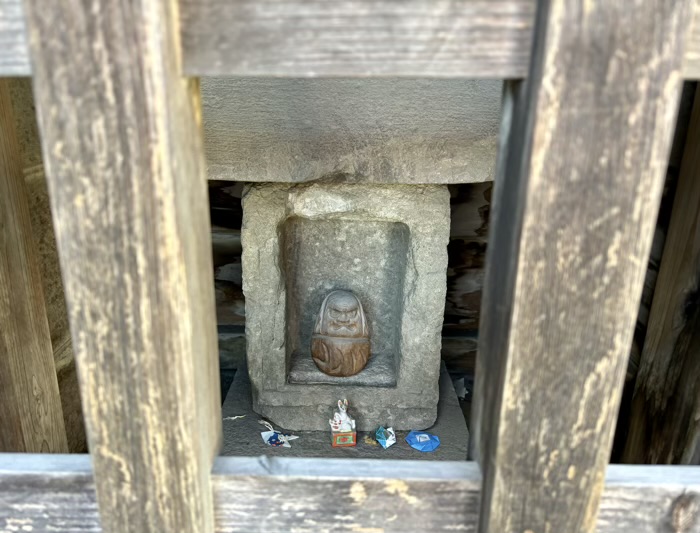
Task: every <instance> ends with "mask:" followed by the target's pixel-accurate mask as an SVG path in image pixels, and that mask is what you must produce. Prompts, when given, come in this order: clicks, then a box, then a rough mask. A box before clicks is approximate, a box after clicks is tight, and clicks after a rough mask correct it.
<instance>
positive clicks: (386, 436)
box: [375, 426, 396, 450]
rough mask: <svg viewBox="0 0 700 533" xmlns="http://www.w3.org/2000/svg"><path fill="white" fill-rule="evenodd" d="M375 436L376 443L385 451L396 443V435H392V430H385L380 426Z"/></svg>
mask: <svg viewBox="0 0 700 533" xmlns="http://www.w3.org/2000/svg"><path fill="white" fill-rule="evenodd" d="M375 436H376V438H377V442H378V443H379V444H381V445H382V448H384V449H385V450H386V449H387V448H388V447H389V446H391V445H392V444H395V443H396V433H394V428H386V429H385V428H383V427H381V426H380V427H379V429H378V430H377V432H376V433H375Z"/></svg>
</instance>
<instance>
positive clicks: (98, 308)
mask: <svg viewBox="0 0 700 533" xmlns="http://www.w3.org/2000/svg"><path fill="white" fill-rule="evenodd" d="M176 8H177V5H176V4H175V3H174V2H156V1H151V0H143V1H128V0H120V1H113V0H70V1H67V2H61V3H57V4H51V5H46V4H45V2H43V1H41V0H37V1H34V0H27V2H26V4H25V10H26V13H27V25H28V28H29V37H30V39H29V42H30V49H31V52H32V64H33V66H34V71H33V75H34V84H33V85H34V89H35V102H36V106H37V110H38V116H39V126H40V131H41V135H42V141H43V142H42V144H43V155H44V161H45V164H46V174H47V179H48V182H49V191H50V195H51V205H52V212H53V218H54V227H55V230H56V236H57V243H58V251H59V257H60V261H61V269H62V271H63V276H64V287H65V292H66V302H67V305H68V313H69V319H70V325H71V333H72V341H73V349H74V353H75V358H76V362H77V367H78V373H79V379H80V386H81V397H82V403H83V410H84V414H85V419H86V428H87V433H88V442H89V446H90V450H91V453H92V457H93V460H94V464H95V470H96V472H97V476H96V484H97V496H98V500H99V504H100V511H101V519H102V527H103V529H104V530H105V531H109V532H123V531H138V532H143V533H147V532H154V533H156V532H157V533H162V532H165V531H168V532H170V531H173V532H175V531H182V532H188V533H193V532H208V531H211V530H212V529H213V506H212V500H211V486H210V479H209V474H210V469H211V462H212V458H213V456H214V455H215V453H216V451H217V450H218V447H219V443H220V434H221V422H220V417H221V415H220V392H219V381H218V360H217V352H216V326H215V318H214V294H213V284H212V281H211V272H212V271H213V267H212V259H211V257H212V252H211V236H210V227H209V214H208V202H207V185H206V179H205V176H204V165H203V161H202V140H201V124H200V122H201V121H200V116H199V102H198V99H197V98H198V87H197V84H196V83H194V82H193V81H187V80H186V79H184V78H183V77H181V70H180V64H179V59H180V58H179V53H178V52H179V42H178V32H177V29H176V28H177V24H176V12H177V9H176Z"/></svg>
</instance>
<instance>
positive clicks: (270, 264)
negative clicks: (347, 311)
mask: <svg viewBox="0 0 700 533" xmlns="http://www.w3.org/2000/svg"><path fill="white" fill-rule="evenodd" d="M449 214H450V213H449V194H448V191H447V188H446V186H438V185H433V186H430V185H427V186H409V185H347V184H346V185H318V184H315V185H278V184H260V185H252V186H250V187H249V188H248V189H247V190H246V192H245V195H244V198H243V229H242V233H241V237H242V242H243V291H244V293H245V297H246V337H247V353H248V366H249V371H250V377H251V382H252V386H253V405H254V407H255V409H256V411H257V412H258V413H260V414H262V415H264V416H267V417H269V418H270V419H271V420H272V421H273V422H275V423H277V424H280V425H282V426H284V427H288V428H292V429H298V430H302V429H315V430H320V429H325V425H326V424H327V420H326V418H327V417H326V411H327V408H328V405H333V404H335V402H336V401H337V400H338V399H339V398H348V400H349V401H350V404H351V405H353V406H355V409H356V410H355V413H357V415H358V416H357V423H358V427H359V428H360V429H361V430H365V431H366V430H371V429H372V428H376V426H377V425H379V424H389V425H393V426H394V427H395V428H397V429H418V428H426V427H429V426H430V425H431V424H432V423H433V422H434V420H435V416H436V406H437V399H438V375H439V369H440V344H441V336H440V335H441V327H442V320H443V318H442V317H443V311H444V303H445V287H446V281H445V273H446V269H447V242H448V239H449V228H450V217H449ZM294 217H297V218H299V219H304V220H307V221H350V222H354V221H371V222H384V223H387V222H394V223H400V224H401V225H403V226H405V228H406V230H404V231H406V235H405V239H406V246H405V247H403V250H404V251H403V256H402V257H401V256H400V257H401V261H402V262H403V266H402V267H401V268H402V269H404V270H405V274H404V275H401V273H400V272H399V273H398V274H399V275H397V282H398V283H399V284H400V290H399V291H397V292H396V293H395V294H398V295H400V296H399V297H397V299H396V300H394V301H395V302H396V303H395V305H396V309H395V311H396V313H397V317H398V318H397V320H398V322H399V325H398V327H396V328H395V329H396V332H397V333H396V335H397V337H396V339H395V340H394V341H393V343H391V346H392V348H393V349H394V350H395V352H396V354H397V366H396V386H395V387H373V386H359V385H357V384H346V383H343V382H342V381H338V382H337V383H338V384H337V385H336V384H320V385H313V386H311V385H302V384H290V383H289V382H288V378H289V367H290V357H291V355H292V351H293V350H292V348H293V345H291V344H290V339H289V336H288V335H287V327H286V325H287V318H288V316H289V314H288V312H289V309H290V308H293V307H294V304H295V303H294V302H293V301H290V298H298V295H297V294H296V293H294V292H291V291H290V290H289V287H290V280H289V276H290V274H291V275H292V276H296V277H303V276H305V275H308V274H311V275H314V272H315V271H313V270H312V271H311V272H304V271H299V272H297V273H290V272H288V267H287V266H286V265H287V264H286V263H285V261H284V259H283V256H284V254H283V241H284V237H283V235H284V225H285V222H286V221H288V220H290V219H292V218H294ZM323 226H324V225H323V224H322V225H319V226H317V228H321V227H323ZM351 226H352V225H351ZM334 227H335V226H333V225H331V228H334ZM369 227H372V225H371V224H370V226H369ZM335 229H337V228H335ZM316 237H317V238H318V241H319V244H318V245H319V246H324V245H325V246H327V245H330V244H332V245H333V246H337V245H338V244H337V238H336V237H337V236H336V235H335V230H334V231H329V232H328V234H327V237H328V241H327V242H321V236H320V235H316ZM402 238H404V237H402ZM399 240H400V239H399ZM382 242H386V243H388V242H389V241H382ZM395 244H396V243H395V242H394V243H393V244H392V245H388V244H387V245H388V246H389V247H390V248H391V246H394V245H395ZM314 246H315V245H314ZM349 248H350V250H351V251H352V249H353V248H357V249H356V250H355V251H354V253H355V255H356V256H357V257H355V258H359V259H360V260H361V261H363V260H368V258H366V257H365V255H364V254H365V253H366V251H365V250H363V249H361V247H356V246H354V245H353V246H352V247H349ZM399 249H401V247H400V246H399V248H397V249H396V250H397V251H398V250H399ZM348 253H350V252H348V250H345V249H344V250H341V253H340V254H339V257H344V255H347V254H348ZM350 255H352V254H350ZM350 255H348V257H346V258H345V259H344V260H347V261H350V263H352V264H355V261H354V258H353V257H350ZM372 266H373V268H374V269H375V270H376V272H377V276H378V277H379V279H381V280H389V281H391V272H392V271H393V270H395V269H396V267H395V266H394V265H393V263H391V262H390V261H388V259H387V257H385V256H379V257H376V258H375V260H374V264H373V265H372ZM387 270H388V272H386V271H387ZM319 272H320V271H319ZM324 272H325V271H324ZM329 272H330V271H329ZM367 272H371V270H368V271H367ZM321 274H323V273H322V272H321V273H320V274H319V275H321ZM327 275H330V274H327ZM344 279H349V278H344ZM323 281H325V280H322V281H321V284H320V285H318V284H317V283H316V282H314V281H312V280H307V281H305V282H303V283H301V285H302V286H307V287H318V286H323ZM334 281H335V282H337V281H338V280H334V279H330V280H328V282H329V283H330V284H331V285H332V284H333V282H334ZM382 282H385V281H382ZM292 286H293V283H292ZM328 288H329V289H332V288H348V289H352V290H355V288H354V287H331V286H329V287H328ZM314 297H315V296H312V298H314ZM390 301H391V300H390ZM363 304H364V302H363ZM369 307H370V306H368V309H367V313H368V320H370V322H371V321H372V318H371V311H370V309H369ZM304 312H305V313H308V314H309V316H310V319H309V320H308V321H306V322H308V323H309V324H311V323H312V322H313V317H315V316H316V314H317V313H318V307H317V306H311V307H310V308H308V309H306V310H305V311H304ZM304 322H305V321H304V320H302V321H301V323H302V324H303V323H304ZM387 335H388V336H389V337H390V336H391V334H390V333H387ZM361 375H362V373H360V374H358V376H361ZM337 379H339V380H342V379H347V378H337Z"/></svg>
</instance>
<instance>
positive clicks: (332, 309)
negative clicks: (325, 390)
mask: <svg viewBox="0 0 700 533" xmlns="http://www.w3.org/2000/svg"><path fill="white" fill-rule="evenodd" d="M369 356H370V343H369V328H368V327H367V319H366V317H365V312H364V310H363V309H362V304H361V303H360V300H359V299H358V298H357V296H355V295H354V294H353V293H352V292H350V291H341V290H338V291H333V292H331V293H330V294H328V296H326V298H325V300H323V304H322V305H321V312H320V313H319V315H318V320H317V321H316V327H315V328H314V333H313V335H312V337H311V357H312V358H313V360H314V363H316V366H317V367H318V368H319V370H321V372H324V373H325V374H328V375H329V376H337V377H347V376H353V375H355V374H357V373H358V372H359V371H360V370H362V369H363V368H364V367H365V365H366V364H367V361H368V360H369Z"/></svg>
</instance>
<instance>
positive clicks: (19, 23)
mask: <svg viewBox="0 0 700 533" xmlns="http://www.w3.org/2000/svg"><path fill="white" fill-rule="evenodd" d="M30 74H31V66H30V64H29V52H28V50H27V29H26V25H25V23H24V12H23V9H22V0H0V77H2V76H29V75H30Z"/></svg>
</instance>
